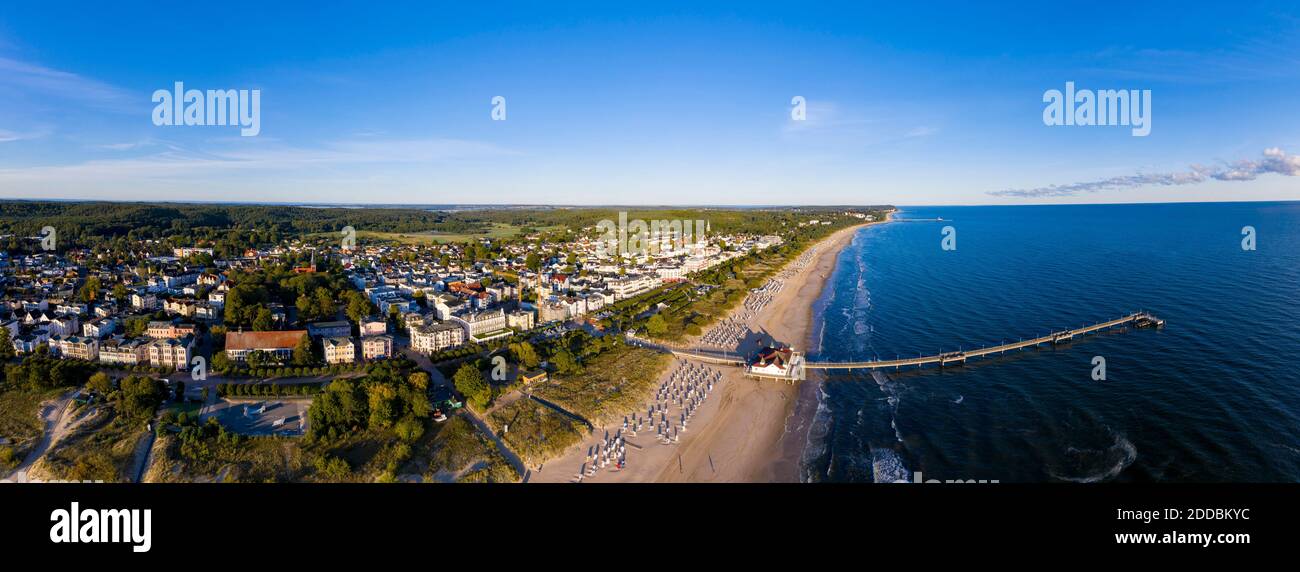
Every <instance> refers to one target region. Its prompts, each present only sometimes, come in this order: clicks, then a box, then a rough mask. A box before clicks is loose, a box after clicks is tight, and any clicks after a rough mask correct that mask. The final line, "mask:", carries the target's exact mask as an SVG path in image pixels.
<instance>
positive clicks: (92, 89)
mask: <svg viewBox="0 0 1300 572" xmlns="http://www.w3.org/2000/svg"><path fill="white" fill-rule="evenodd" d="M0 85H6V86H10V87H13V88H15V89H17V90H19V91H20V92H23V93H28V94H33V95H37V96H41V97H53V98H57V99H65V100H71V101H76V102H80V103H83V104H86V105H90V106H92V107H98V108H101V109H107V110H112V111H123V112H125V111H138V110H139V109H140V108H141V107H148V100H147V99H143V98H141V99H139V102H137V101H136V98H133V97H132V96H131V94H130V92H128V91H126V90H123V89H120V88H117V87H114V86H112V85H109V84H107V83H104V82H102V81H98V80H94V79H90V78H87V77H83V76H80V75H77V74H75V73H71V72H66V71H62V70H56V69H53V68H48V67H45V66H41V65H37V64H32V63H27V62H21V61H18V60H15V59H10V58H5V57H0ZM140 102H143V103H140Z"/></svg>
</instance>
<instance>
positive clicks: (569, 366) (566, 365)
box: [551, 349, 582, 373]
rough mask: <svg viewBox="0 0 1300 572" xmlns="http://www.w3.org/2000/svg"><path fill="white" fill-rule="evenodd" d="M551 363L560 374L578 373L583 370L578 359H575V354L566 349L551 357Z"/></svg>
mask: <svg viewBox="0 0 1300 572" xmlns="http://www.w3.org/2000/svg"><path fill="white" fill-rule="evenodd" d="M551 363H552V364H554V365H555V370H556V371H557V372H559V373H577V372H579V371H581V369H582V368H581V366H580V365H579V364H578V358H575V357H573V353H571V352H569V350H566V349H562V350H560V351H558V352H555V355H553V356H551Z"/></svg>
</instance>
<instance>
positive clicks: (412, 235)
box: [325, 222, 564, 244]
mask: <svg viewBox="0 0 1300 572" xmlns="http://www.w3.org/2000/svg"><path fill="white" fill-rule="evenodd" d="M489 226H490V228H488V229H487V230H485V231H483V232H467V233H452V232H373V231H367V230H358V231H357V238H358V239H370V240H383V241H397V242H399V243H402V244H449V243H464V242H472V241H476V240H480V239H483V238H489V239H502V238H515V237H517V236H519V235H520V234H521V233H523V232H524V231H525V230H526V229H527V227H522V226H516V225H512V224H506V223H500V222H494V223H489ZM563 228H564V227H563V226H547V227H539V228H537V230H538V231H541V232H550V231H553V230H560V229H563ZM325 234H326V235H328V236H330V237H333V236H335V234H334V233H325Z"/></svg>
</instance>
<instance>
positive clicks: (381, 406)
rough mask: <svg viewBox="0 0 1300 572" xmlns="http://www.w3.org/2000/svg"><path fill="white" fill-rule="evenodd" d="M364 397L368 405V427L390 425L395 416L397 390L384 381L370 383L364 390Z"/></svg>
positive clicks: (380, 427)
mask: <svg viewBox="0 0 1300 572" xmlns="http://www.w3.org/2000/svg"><path fill="white" fill-rule="evenodd" d="M366 398H367V404H368V405H369V407H370V427H371V428H372V429H384V428H387V427H391V426H392V425H393V421H394V420H395V419H396V418H397V392H396V391H394V390H393V388H392V387H391V386H389V385H388V384H386V383H372V384H371V385H370V387H369V388H368V389H367V390H366Z"/></svg>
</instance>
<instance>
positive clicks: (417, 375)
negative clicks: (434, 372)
mask: <svg viewBox="0 0 1300 572" xmlns="http://www.w3.org/2000/svg"><path fill="white" fill-rule="evenodd" d="M406 381H407V383H410V384H411V387H412V388H414V389H416V390H417V391H427V390H428V389H429V374H427V373H425V372H422V371H417V372H414V373H412V374H411V375H409V376H407V378H406Z"/></svg>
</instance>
